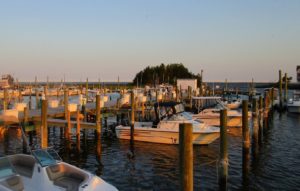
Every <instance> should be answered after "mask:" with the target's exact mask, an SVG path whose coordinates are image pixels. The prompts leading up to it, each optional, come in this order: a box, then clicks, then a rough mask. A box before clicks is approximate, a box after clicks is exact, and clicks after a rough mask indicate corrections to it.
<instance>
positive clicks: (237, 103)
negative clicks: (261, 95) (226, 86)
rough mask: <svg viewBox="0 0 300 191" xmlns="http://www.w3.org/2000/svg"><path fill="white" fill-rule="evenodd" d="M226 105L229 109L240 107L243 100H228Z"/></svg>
mask: <svg viewBox="0 0 300 191" xmlns="http://www.w3.org/2000/svg"><path fill="white" fill-rule="evenodd" d="M225 105H226V107H227V108H228V109H238V108H240V107H241V105H242V100H241V99H237V100H233V101H230V102H227V103H226V104H225Z"/></svg>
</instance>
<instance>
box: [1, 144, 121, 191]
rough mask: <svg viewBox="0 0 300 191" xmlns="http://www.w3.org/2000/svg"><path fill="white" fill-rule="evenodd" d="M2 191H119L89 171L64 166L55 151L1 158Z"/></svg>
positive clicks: (46, 150)
mask: <svg viewBox="0 0 300 191" xmlns="http://www.w3.org/2000/svg"><path fill="white" fill-rule="evenodd" d="M0 190H1V191H12V190H13V191H41V190H51V191H62V190H65V191H87V190H97V191H117V189H116V188H115V187H114V186H112V185H110V184H108V183H107V182H105V181H104V180H102V179H101V178H99V177H98V176H96V175H93V174H91V173H89V172H87V171H84V170H82V169H80V168H77V167H75V166H73V165H70V164H68V163H65V162H63V161H62V160H61V158H60V157H59V155H58V154H57V153H56V152H55V151H54V150H53V149H39V150H34V151H32V155H27V154H15V155H10V156H5V157H2V158H0Z"/></svg>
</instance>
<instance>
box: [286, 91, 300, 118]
mask: <svg viewBox="0 0 300 191" xmlns="http://www.w3.org/2000/svg"><path fill="white" fill-rule="evenodd" d="M287 109H288V112H291V113H300V92H299V91H295V92H294V95H293V98H292V99H290V100H289V101H288V103H287Z"/></svg>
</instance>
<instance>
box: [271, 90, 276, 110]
mask: <svg viewBox="0 0 300 191" xmlns="http://www.w3.org/2000/svg"><path fill="white" fill-rule="evenodd" d="M274 94H275V93H274V88H273V87H272V89H271V108H272V110H273V108H274V96H275V95H274Z"/></svg>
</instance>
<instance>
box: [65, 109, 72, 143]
mask: <svg viewBox="0 0 300 191" xmlns="http://www.w3.org/2000/svg"><path fill="white" fill-rule="evenodd" d="M66 120H67V124H66V126H65V139H66V140H70V138H71V136H70V133H71V113H70V110H69V108H68V110H67V116H66Z"/></svg>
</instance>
